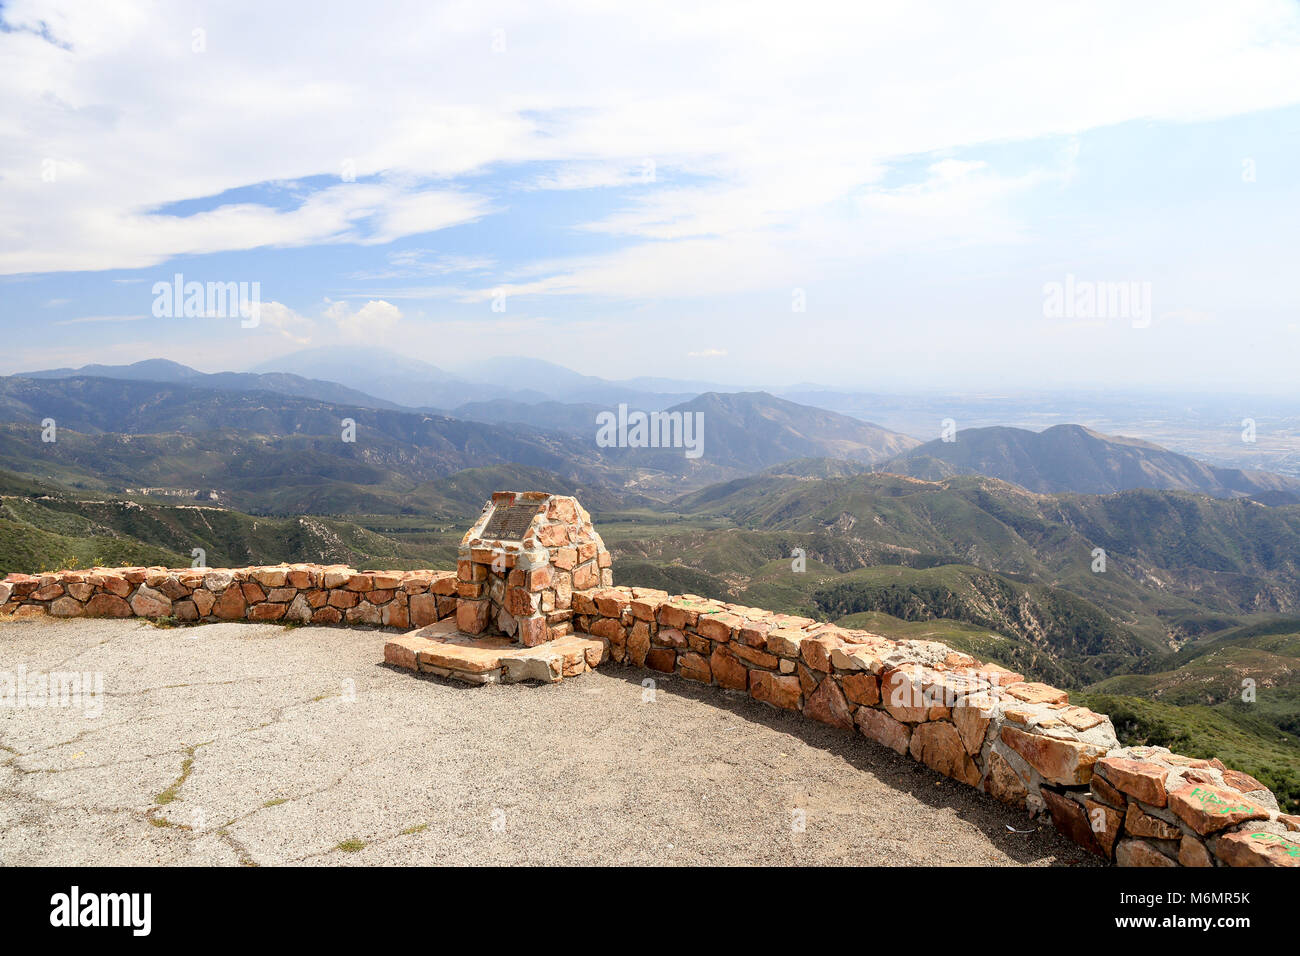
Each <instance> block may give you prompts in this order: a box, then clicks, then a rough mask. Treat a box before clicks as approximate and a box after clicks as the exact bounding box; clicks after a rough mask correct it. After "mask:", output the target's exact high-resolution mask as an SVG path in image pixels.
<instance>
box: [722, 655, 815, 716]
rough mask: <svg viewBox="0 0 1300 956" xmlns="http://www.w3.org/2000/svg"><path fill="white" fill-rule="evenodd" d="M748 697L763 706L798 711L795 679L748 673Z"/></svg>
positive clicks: (756, 672) (797, 681)
mask: <svg viewBox="0 0 1300 956" xmlns="http://www.w3.org/2000/svg"><path fill="white" fill-rule="evenodd" d="M733 649H734V648H733ZM749 696H751V697H753V698H754V699H755V700H759V701H762V702H763V703H765V704H771V705H772V706H773V707H780V708H783V709H785V710H798V709H799V697H800V687H799V679H798V678H796V677H782V676H780V675H778V674H773V673H771V672H769V671H750V672H749Z"/></svg>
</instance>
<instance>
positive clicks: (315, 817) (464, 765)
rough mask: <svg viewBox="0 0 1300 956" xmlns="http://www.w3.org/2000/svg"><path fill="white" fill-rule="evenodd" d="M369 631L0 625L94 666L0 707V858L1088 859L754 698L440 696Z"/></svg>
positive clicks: (597, 688)
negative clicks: (49, 694)
mask: <svg viewBox="0 0 1300 956" xmlns="http://www.w3.org/2000/svg"><path fill="white" fill-rule="evenodd" d="M387 637H388V635H387V633H385V632H380V631H359V630H347V629H334V628H319V627H303V628H284V627H280V626H277V625H254V624H214V625H206V626H201V627H193V628H172V629H160V628H157V627H154V626H152V625H151V624H148V623H145V622H141V621H103V620H78V621H64V622H9V623H6V624H3V625H0V672H7V673H8V674H9V675H11V676H16V675H17V673H18V671H19V669H20V668H22V669H24V674H23V677H24V680H25V681H26V682H27V684H28V686H31V684H32V681H33V678H34V676H35V675H37V674H49V673H54V672H65V673H67V672H72V671H76V672H81V673H90V674H101V675H102V679H103V695H102V698H100V699H99V701H98V703H96V702H95V701H94V700H93V699H92V700H90V701H87V700H85V699H83V700H82V701H81V703H82V704H83V705H88V707H85V706H83V708H82V709H77V708H75V707H57V708H32V707H25V708H13V707H5V708H0V865H10V866H12V865H41V864H67V865H79V864H197V865H238V864H245V865H249V864H263V865H274V864H299V863H300V864H325V865H337V864H353V863H356V864H380V865H384V864H535V863H557V864H566V863H596V864H612V863H645V864H665V865H679V864H703V863H714V864H749V863H769V864H825V863H844V864H878V865H890V864H920V865H945V864H973V865H1026V864H1039V865H1052V864H1055V865H1065V864H1079V865H1091V864H1092V863H1093V862H1094V860H1093V858H1091V857H1089V855H1088V854H1086V853H1085V852H1083V851H1081V850H1080V849H1079V848H1078V847H1076V846H1075V845H1074V844H1072V843H1069V842H1067V841H1065V840H1064V838H1062V837H1060V836H1059V835H1058V834H1057V832H1056V831H1055V829H1054V828H1052V827H1051V826H1050V825H1047V826H1045V827H1043V828H1041V829H1035V830H1034V832H1031V833H1012V832H1009V831H1008V830H1007V826H1008V825H1010V826H1012V827H1015V828H1017V829H1028V828H1031V827H1032V824H1030V823H1029V822H1028V821H1027V819H1026V818H1025V817H1024V816H1023V815H1021V814H1019V813H1016V812H1014V811H1012V810H1010V809H1008V808H1005V807H1003V806H1002V805H1001V804H998V803H996V802H995V801H993V800H992V799H990V798H987V797H985V796H983V795H982V794H979V793H977V792H975V791H972V790H970V789H969V788H967V787H964V786H962V785H960V784H955V783H953V782H952V781H949V780H947V779H945V778H943V777H941V776H939V775H937V774H935V773H933V772H931V771H930V770H928V769H927V768H925V767H924V766H922V765H920V764H917V763H915V762H913V761H912V760H910V759H908V758H906V757H900V756H898V755H896V754H895V753H893V752H892V751H890V750H887V749H885V748H882V747H880V746H878V745H876V744H874V743H872V742H870V741H867V740H866V739H864V738H863V737H862V736H861V735H857V734H847V733H844V732H842V731H838V730H835V729H833V728H830V727H825V726H822V725H818V724H815V723H812V722H810V721H807V720H805V719H804V718H803V717H801V716H800V715H798V714H790V713H784V712H776V711H773V710H770V709H768V708H766V707H764V706H763V705H761V704H758V703H755V702H753V701H751V700H750V699H749V698H747V697H745V698H740V697H732V696H728V695H727V694H725V693H724V692H722V691H719V690H717V689H716V688H711V687H701V686H699V685H696V684H691V683H688V682H685V681H682V680H678V679H674V678H666V677H665V676H664V675H662V674H653V673H652V672H649V671H640V670H636V669H631V668H607V669H604V670H602V671H600V672H596V673H591V674H587V675H584V676H583V677H581V678H579V679H575V680H566V681H564V682H563V683H560V684H556V685H546V686H528V685H518V684H516V685H502V686H488V687H469V686H463V685H455V684H451V683H447V682H443V681H439V680H434V679H420V678H416V677H413V676H411V675H410V674H409V673H407V672H405V671H397V670H393V669H389V668H388V667H386V666H384V665H383V664H382V663H380V662H381V661H382V656H383V655H382V648H383V644H384V641H385V640H386V639H387ZM0 676H2V674H0ZM647 678H654V679H656V680H657V681H658V685H657V693H656V694H654V695H653V697H654V699H653V700H645V699H644V698H645V694H644V689H643V686H642V681H643V680H645V679H647ZM99 705H102V713H100V714H99V715H98V716H94V717H87V716H85V714H86V712H87V710H89V711H90V712H94V711H95V710H96V709H97V708H98V706H99ZM796 811H802V819H803V820H804V823H805V825H804V828H803V829H802V832H799V831H798V828H797V826H795V825H794V824H796V823H797V821H798V820H799V819H800V814H799V813H797V812H796Z"/></svg>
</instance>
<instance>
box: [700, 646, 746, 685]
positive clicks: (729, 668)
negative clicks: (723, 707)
mask: <svg viewBox="0 0 1300 956" xmlns="http://www.w3.org/2000/svg"><path fill="white" fill-rule="evenodd" d="M709 665H710V670H711V671H712V673H713V679H714V680H715V681H717V682H718V685H719V686H721V687H727V688H729V689H731V690H745V689H746V688H747V687H748V686H749V671H748V670H747V669H746V667H745V665H744V664H742V663H740V661H738V660H736V658H735V656H734V655H733V654H731V653H730V652H729V651H728V650H727V649H726V648H723V647H719V648H717V649H716V650H715V651H714V652H713V655H712V656H711V657H710V658H709Z"/></svg>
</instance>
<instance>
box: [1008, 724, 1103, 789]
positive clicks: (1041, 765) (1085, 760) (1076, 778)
mask: <svg viewBox="0 0 1300 956" xmlns="http://www.w3.org/2000/svg"><path fill="white" fill-rule="evenodd" d="M1001 736H1002V742H1003V743H1004V744H1006V745H1007V746H1008V747H1010V748H1011V749H1012V750H1014V751H1015V752H1016V753H1018V754H1020V756H1022V757H1024V758H1025V761H1026V762H1027V763H1028V764H1029V766H1031V767H1033V768H1034V769H1035V770H1037V771H1038V772H1039V773H1040V774H1042V775H1043V779H1044V780H1046V781H1048V782H1049V783H1058V784H1064V785H1066V786H1077V785H1079V784H1084V783H1087V782H1088V781H1089V780H1091V779H1092V767H1093V764H1094V763H1096V761H1097V758H1098V757H1099V756H1100V755H1101V753H1102V751H1101V750H1100V749H1099V748H1097V747H1094V746H1092V745H1091V744H1085V743H1081V742H1080V741H1076V740H1060V739H1057V738H1055V737H1045V736H1043V735H1041V734H1027V733H1025V732H1024V731H1023V730H1019V729H1017V728H1015V727H1012V726H1011V725H1010V724H1003V725H1002V731H1001Z"/></svg>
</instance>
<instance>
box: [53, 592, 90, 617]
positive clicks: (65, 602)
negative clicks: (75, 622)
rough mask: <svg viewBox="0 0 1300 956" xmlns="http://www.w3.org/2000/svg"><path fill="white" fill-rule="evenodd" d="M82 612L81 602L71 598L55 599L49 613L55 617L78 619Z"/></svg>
mask: <svg viewBox="0 0 1300 956" xmlns="http://www.w3.org/2000/svg"><path fill="white" fill-rule="evenodd" d="M84 610H85V609H84V608H83V607H82V606H81V602H80V601H78V600H77V599H76V598H71V597H61V598H56V599H55V601H54V603H52V604H51V605H50V613H51V614H53V615H54V616H55V617H80V616H81V613H82V611H84Z"/></svg>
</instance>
